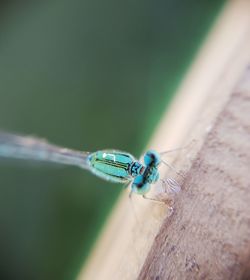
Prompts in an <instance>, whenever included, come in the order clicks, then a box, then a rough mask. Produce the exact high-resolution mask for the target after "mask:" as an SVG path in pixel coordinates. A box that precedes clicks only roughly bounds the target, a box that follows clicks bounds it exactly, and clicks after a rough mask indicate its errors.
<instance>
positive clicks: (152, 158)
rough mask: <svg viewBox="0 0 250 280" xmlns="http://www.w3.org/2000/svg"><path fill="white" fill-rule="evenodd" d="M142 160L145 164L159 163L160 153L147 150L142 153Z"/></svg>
mask: <svg viewBox="0 0 250 280" xmlns="http://www.w3.org/2000/svg"><path fill="white" fill-rule="evenodd" d="M144 162H145V164H146V165H155V166H157V165H159V164H160V162H161V159H160V155H159V154H158V153H157V152H156V151H153V150H149V151H147V152H146V154H145V155H144Z"/></svg>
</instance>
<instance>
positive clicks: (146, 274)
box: [139, 64, 250, 280]
mask: <svg viewBox="0 0 250 280" xmlns="http://www.w3.org/2000/svg"><path fill="white" fill-rule="evenodd" d="M183 186H184V187H183V192H182V194H180V195H179V197H178V201H176V211H175V212H174V214H173V215H172V216H171V217H170V218H167V219H165V220H164V222H163V225H162V227H161V229H160V231H159V233H158V235H157V237H156V239H155V242H154V245H153V247H152V248H151V250H150V253H149V255H148V257H147V259H146V262H145V264H144V266H143V268H142V271H141V273H140V276H139V279H143V280H144V279H159V280H160V279H213V280H216V279H250V64H249V68H248V69H246V70H245V73H244V74H243V78H242V79H241V81H240V82H239V84H238V86H237V87H236V88H235V89H234V90H233V93H232V95H231V96H230V99H229V101H228V102H227V104H225V106H224V108H223V109H222V112H221V113H220V114H219V116H218V117H217V118H216V122H215V124H214V126H213V128H212V129H211V131H210V132H209V134H208V135H207V137H206V140H205V142H204V144H203V146H202V148H201V150H200V152H199V153H198V155H197V157H196V158H195V160H194V161H193V166H192V168H191V169H190V170H189V172H188V176H187V178H186V179H185V181H184V185H183Z"/></svg>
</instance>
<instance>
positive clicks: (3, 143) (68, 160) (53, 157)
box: [0, 132, 90, 169]
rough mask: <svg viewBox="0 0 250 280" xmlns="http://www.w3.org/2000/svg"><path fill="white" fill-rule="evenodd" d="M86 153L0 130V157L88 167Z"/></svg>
mask: <svg viewBox="0 0 250 280" xmlns="http://www.w3.org/2000/svg"><path fill="white" fill-rule="evenodd" d="M88 155H89V153H88V152H79V151H74V150H70V149H66V148H62V147H58V146H56V145H53V144H50V143H48V142H47V141H46V140H43V139H38V138H34V137H26V136H20V135H15V134H11V133H6V132H0V158H1V157H2V158H13V159H25V160H34V161H44V162H54V163H59V164H66V165H75V166H78V167H81V168H84V169H90V167H89V165H88Z"/></svg>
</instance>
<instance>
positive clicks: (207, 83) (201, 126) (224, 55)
mask: <svg viewBox="0 0 250 280" xmlns="http://www.w3.org/2000/svg"><path fill="white" fill-rule="evenodd" d="M249 13H250V1H245V0H239V1H230V2H228V5H227V6H226V8H225V10H224V11H223V12H222V14H221V16H220V17H219V19H218V21H217V23H216V24H215V26H214V28H213V30H212V31H211V34H210V35H209V36H208V38H207V40H206V42H205V43H204V46H203V47H202V49H201V50H200V52H199V54H198V55H197V58H196V60H195V62H194V64H193V65H192V67H191V69H190V71H189V72H188V74H187V76H186V78H185V80H184V81H183V83H182V85H181V87H180V88H179V90H178V92H177V95H176V98H175V100H174V101H173V103H172V105H171V107H170V109H169V110H168V112H167V113H166V115H165V116H164V118H163V120H162V122H161V123H160V125H159V127H158V129H157V131H156V133H155V135H154V137H153V140H152V142H151V143H150V144H149V147H150V148H154V149H156V150H158V151H164V150H168V149H171V148H175V147H180V146H183V145H185V144H188V143H189V142H190V141H191V140H192V139H195V140H196V142H195V145H193V146H192V147H191V148H190V149H189V150H188V151H183V152H180V153H179V154H178V157H175V158H172V159H173V161H174V164H175V166H177V167H178V169H180V170H182V171H184V172H185V173H186V177H185V179H183V180H180V179H179V178H177V179H178V180H179V182H180V183H181V184H182V186H183V191H182V192H181V194H180V196H179V197H177V200H176V203H175V211H174V214H173V215H172V216H171V217H170V218H169V217H168V218H166V216H168V215H169V212H168V209H167V207H166V206H164V205H161V204H155V203H152V202H149V201H145V200H143V199H142V198H141V197H139V196H135V197H133V205H131V202H130V201H129V199H128V194H127V193H124V194H122V196H121V198H120V199H119V201H118V204H117V205H116V206H115V208H114V211H113V213H112V215H111V217H110V219H109V222H108V223H107V226H106V227H105V229H104V230H103V232H102V234H101V236H100V239H99V240H98V242H97V244H96V247H95V249H94V250H93V253H92V255H91V257H90V258H89V261H88V262H87V264H86V266H85V267H84V268H83V269H82V271H81V272H80V274H79V277H78V279H91V280H92V279H136V278H137V277H138V275H140V276H139V278H140V279H168V278H165V277H168V276H169V279H172V276H173V275H174V272H175V271H176V270H177V269H178V268H179V265H180V266H182V265H183V263H182V264H181V263H180V264H179V265H177V266H176V267H175V263H176V262H177V259H178V256H179V253H178V252H181V253H183V252H182V251H178V250H177V249H175V248H176V247H177V245H178V242H180V240H182V239H183V232H185V234H188V230H189V231H191V230H194V231H195V229H192V228H189V227H188V226H187V224H188V221H189V218H190V217H192V215H194V214H196V213H197V215H198V214H199V212H198V211H196V210H195V209H196V207H197V205H196V204H193V203H196V196H195V195H196V192H199V193H198V194H199V195H198V198H197V199H198V200H197V201H199V199H202V198H203V196H204V197H205V198H206V196H208V194H209V190H207V189H206V188H205V185H203V184H204V183H205V181H206V180H212V179H208V178H210V177H209V176H208V175H206V176H205V174H201V173H197V175H195V174H194V168H195V166H196V165H195V163H196V162H201V159H200V157H201V155H203V152H202V150H203V149H204V145H207V143H208V140H207V139H208V137H210V136H209V135H211V133H212V131H214V129H215V127H216V126H218V116H219V115H220V114H221V112H222V111H223V110H225V108H226V107H227V106H228V104H230V101H229V100H231V98H232V93H233V92H234V91H233V89H234V88H235V85H236V83H237V82H238V81H239V79H240V77H241V76H242V73H243V71H244V69H246V67H247V65H248V63H249V62H250V14H249ZM204 143H206V144H204ZM208 147H210V146H208ZM210 149H212V147H210ZM216 151H217V150H216ZM220 156H222V154H220ZM204 157H205V154H204ZM218 159H219V161H221V159H220V158H219V157H217V158H216V160H218ZM230 159H231V158H230ZM169 160H170V159H169ZM202 162H203V161H202ZM228 164H229V166H233V163H229V161H228ZM196 168H197V171H196V172H200V171H199V170H198V166H196ZM231 170H232V169H231ZM167 171H168V170H167V169H165V168H164V167H163V168H162V170H161V174H162V175H164V174H165V176H173V174H170V175H169V172H167ZM240 174H241V173H240ZM203 175H204V179H203V177H202V176H203ZM193 177H194V178H193ZM211 177H212V176H211ZM195 179H196V180H197V181H195ZM235 180H236V179H235ZM238 180H240V178H238V179H237V180H236V183H237V182H238ZM209 182H211V181H209ZM194 183H196V185H195V184H194ZM213 183H214V184H215V183H216V180H215V181H214V182H213ZM190 184H192V185H190ZM219 184H221V181H218V184H216V186H215V185H212V189H211V190H213V191H214V193H213V195H216V194H217V193H218V196H220V197H223V194H224V193H223V192H221V190H222V189H220V186H219ZM200 185H201V187H200V188H201V190H200V191H199V186H200ZM193 186H194V188H193ZM156 188H157V187H156ZM203 188H205V190H206V191H207V192H208V194H207V192H205V193H204V194H203ZM217 189H220V191H219V192H215V191H216V190H217ZM226 190H227V189H226ZM223 191H225V189H224V188H223ZM227 191H229V192H231V190H230V188H229V189H228V190H227ZM232 192H233V189H232ZM205 198H204V199H205ZM210 199H211V201H212V202H213V200H212V196H211V198H210ZM207 201H208V200H207ZM218 201H219V200H218ZM209 202H210V201H209ZM212 202H210V203H209V206H210V204H211V205H212V206H213V204H212ZM215 202H217V200H215ZM202 205H203V204H202ZM216 205H217V204H216ZM203 206H204V205H203ZM198 209H199V211H200V221H201V223H202V225H204V224H205V225H206V222H205V221H206V220H205V217H206V218H207V216H209V215H210V214H211V213H213V214H214V215H216V214H217V212H216V211H215V210H216V208H212V210H211V208H210V207H207V208H206V207H205V206H204V208H202V209H201V208H198ZM233 209H234V208H233ZM184 210H185V211H184ZM212 211H213V212H212ZM228 211H229V210H228ZM218 213H220V212H218ZM237 213H238V212H237ZM205 214H206V215H205ZM204 215H205V216H204ZM211 215H212V214H211ZM226 215H229V214H227V213H225V216H226ZM218 217H220V215H219V214H218ZM233 217H234V216H233ZM234 218H235V217H234ZM223 219H224V220H225V219H226V218H225V217H224V218H223ZM235 219H236V218H235ZM224 220H223V222H224ZM229 220H230V219H229ZM180 221H185V223H186V224H184V225H183V226H184V228H185V226H186V228H188V230H187V231H185V229H184V228H183V229H182V228H181V230H180V228H179V227H180V224H179V222H180ZM195 221H197V220H195ZM217 222H218V224H219V221H218V220H217ZM174 225H175V227H174ZM215 225H216V223H215V224H213V223H212V224H211V225H209V224H208V225H207V226H206V229H208V227H209V229H210V227H211V228H213V227H215ZM197 226H198V224H196V227H197ZM239 226H240V224H239ZM177 229H178V231H177ZM159 230H160V232H159ZM191 232H192V231H191ZM199 232H201V230H199ZM227 234H230V232H228V233H227ZM156 236H157V238H156V240H155V237H156ZM191 237H192V236H191V235H190V238H191ZM164 238H165V239H164ZM171 238H176V239H171ZM172 240H173V241H175V243H173V246H176V247H173V246H171V242H170V241H172ZM184 240H185V239H184ZM188 240H189V239H188ZM218 240H219V239H218ZM167 241H169V242H168V243H166V242H167ZM177 241H178V242H177ZM183 242H184V241H183ZM195 242H196V240H192V242H191V241H190V243H189V244H187V245H188V246H190V248H192V247H193V246H195ZM152 245H153V247H152ZM184 245H186V243H184ZM184 245H183V246H184ZM161 246H163V248H161ZM168 246H169V247H168ZM151 247H152V248H151ZM183 248H187V247H183ZM226 249H227V247H225V250H226ZM171 250H172V251H173V252H172V254H173V256H172V260H174V262H173V263H172V264H171V266H166V260H167V259H168V258H167V254H171ZM197 250H198V249H197ZM199 250H201V247H199ZM157 251H160V252H161V253H162V255H160V253H159V254H158V253H157ZM149 252H150V253H149ZM189 252H190V254H189V255H187V256H188V257H187V258H186V259H185V261H186V260H187V261H186V262H187V268H188V267H191V268H190V270H191V271H192V270H193V271H196V269H197V267H196V265H195V264H196V263H197V265H198V266H199V268H200V271H201V270H202V269H201V267H202V266H201V263H200V259H196V255H195V259H194V258H193V257H194V256H193V255H192V254H191V253H192V251H189ZM195 252H196V251H195ZM148 253H149V255H148ZM175 254H176V255H175ZM218 255H219V254H218ZM218 255H217V256H218ZM147 256H148V257H147ZM221 257H222V258H223V256H221ZM145 259H146V262H145ZM216 261H217V260H216ZM186 262H185V263H186ZM151 263H152V264H151ZM219 264H220V263H219V262H218V266H219ZM168 265H170V263H168ZM216 265H217V264H215V266H216ZM142 267H143V269H142V270H141V268H142ZM169 267H171V274H169V275H168V274H167V271H168V270H169V269H168V268H169ZM184 267H185V265H184ZM193 267H194V268H193ZM195 267H196V268H195ZM178 275H179V276H180V274H178ZM182 275H184V274H182ZM190 275H191V279H195V276H196V275H195V274H190ZM192 275H195V276H194V278H192ZM200 275H202V274H199V276H200ZM202 276H204V277H205V279H210V278H209V277H207V278H206V275H205V274H203V275H202ZM147 277H148V278H147ZM150 277H151V278H150ZM157 277H158V278H157ZM176 279H182V278H181V277H180V278H176ZM187 279H190V278H187ZM211 279H214V278H211Z"/></svg>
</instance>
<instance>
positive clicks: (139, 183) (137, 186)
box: [131, 176, 150, 195]
mask: <svg viewBox="0 0 250 280" xmlns="http://www.w3.org/2000/svg"><path fill="white" fill-rule="evenodd" d="M131 188H132V191H133V192H134V193H137V194H142V195H143V194H146V193H147V192H148V191H149V189H150V184H148V183H145V182H144V178H143V176H138V177H136V178H135V179H134V181H133V183H132V187H131Z"/></svg>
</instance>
